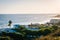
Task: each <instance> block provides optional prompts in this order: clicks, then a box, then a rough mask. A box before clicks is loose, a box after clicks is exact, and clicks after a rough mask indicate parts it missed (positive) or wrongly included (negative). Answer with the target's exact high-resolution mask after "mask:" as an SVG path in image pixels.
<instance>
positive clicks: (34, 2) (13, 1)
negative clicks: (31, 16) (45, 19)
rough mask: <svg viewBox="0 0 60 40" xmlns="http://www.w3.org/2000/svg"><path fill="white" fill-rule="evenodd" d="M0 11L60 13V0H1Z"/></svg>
mask: <svg viewBox="0 0 60 40" xmlns="http://www.w3.org/2000/svg"><path fill="white" fill-rule="evenodd" d="M0 13H13V14H14V13H20V14H21V13H23V14H24V13H40V14H41V13H60V0H0Z"/></svg>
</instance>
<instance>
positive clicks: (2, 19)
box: [0, 14, 56, 25]
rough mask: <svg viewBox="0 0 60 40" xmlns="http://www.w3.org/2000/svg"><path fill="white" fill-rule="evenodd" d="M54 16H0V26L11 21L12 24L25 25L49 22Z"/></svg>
mask: <svg viewBox="0 0 60 40" xmlns="http://www.w3.org/2000/svg"><path fill="white" fill-rule="evenodd" d="M55 15H56V14H0V25H4V24H8V21H9V20H11V21H12V23H13V24H20V25H27V24H30V23H40V24H43V23H46V22H49V21H50V20H51V19H52V18H54V17H53V16H55Z"/></svg>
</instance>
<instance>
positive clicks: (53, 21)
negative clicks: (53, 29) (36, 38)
mask: <svg viewBox="0 0 60 40" xmlns="http://www.w3.org/2000/svg"><path fill="white" fill-rule="evenodd" d="M59 22H60V19H51V20H50V23H51V24H57V23H59Z"/></svg>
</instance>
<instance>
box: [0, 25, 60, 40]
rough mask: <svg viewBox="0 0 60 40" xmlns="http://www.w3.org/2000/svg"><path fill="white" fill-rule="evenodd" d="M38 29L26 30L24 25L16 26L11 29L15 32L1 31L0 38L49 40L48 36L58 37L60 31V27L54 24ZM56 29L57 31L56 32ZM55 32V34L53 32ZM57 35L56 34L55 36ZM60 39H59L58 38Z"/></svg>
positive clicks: (8, 39) (9, 39)
mask: <svg viewBox="0 0 60 40" xmlns="http://www.w3.org/2000/svg"><path fill="white" fill-rule="evenodd" d="M39 29H40V30H38V31H32V30H28V29H27V28H25V27H24V26H19V27H18V28H15V29H12V30H15V31H16V32H14V33H10V32H9V33H7V32H2V33H0V39H6V40H49V38H50V39H51V38H53V39H54V38H56V39H57V38H58V39H59V37H60V36H58V33H59V32H60V30H59V29H60V28H59V27H58V26H56V25H53V26H51V27H40V28H39ZM57 31H58V32H57ZM53 33H57V34H53ZM56 35H57V36H56ZM3 37H4V38H3ZM59 40H60V39H59Z"/></svg>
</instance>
